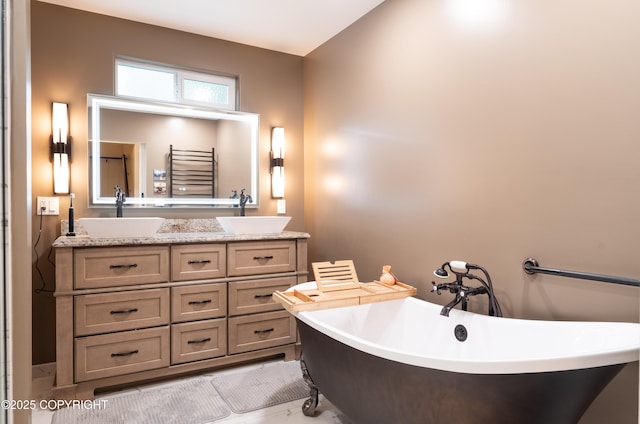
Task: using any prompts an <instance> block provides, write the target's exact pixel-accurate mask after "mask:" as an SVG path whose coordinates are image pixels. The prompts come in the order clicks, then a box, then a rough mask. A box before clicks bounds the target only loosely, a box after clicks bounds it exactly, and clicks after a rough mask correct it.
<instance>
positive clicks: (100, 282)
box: [74, 246, 169, 289]
mask: <svg viewBox="0 0 640 424" xmlns="http://www.w3.org/2000/svg"><path fill="white" fill-rule="evenodd" d="M74 261H75V267H74V279H75V288H77V289H85V288H94V287H111V286H130V285H135V284H148V283H161V282H164V281H168V280H169V246H145V247H108V248H107V247H105V248H102V247H96V248H82V249H76V250H75V257H74Z"/></svg>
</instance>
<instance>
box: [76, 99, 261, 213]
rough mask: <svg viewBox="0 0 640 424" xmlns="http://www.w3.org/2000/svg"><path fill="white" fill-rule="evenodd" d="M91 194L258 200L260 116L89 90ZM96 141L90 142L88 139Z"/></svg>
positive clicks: (226, 203) (105, 200) (93, 197)
mask: <svg viewBox="0 0 640 424" xmlns="http://www.w3.org/2000/svg"><path fill="white" fill-rule="evenodd" d="M87 103H88V112H89V113H88V116H89V137H90V140H89V164H90V173H89V175H90V182H89V193H90V195H89V198H90V205H89V206H91V207H97V206H106V205H108V206H112V205H113V204H114V193H115V191H114V187H115V185H119V186H120V187H122V189H123V191H124V192H125V194H126V198H127V201H126V204H127V205H129V206H137V207H180V206H196V207H197V206H200V207H210V206H215V207H236V206H237V204H238V199H235V198H232V197H233V195H234V193H235V192H240V190H242V189H246V191H247V192H248V193H251V195H252V198H253V199H256V200H254V203H253V204H252V205H250V206H253V207H255V206H257V199H258V198H259V196H258V175H259V172H258V159H257V157H258V137H259V116H258V115H257V114H251V113H242V112H226V111H217V110H211V109H204V108H194V107H185V106H182V105H170V104H157V103H150V102H143V101H135V100H130V99H122V98H117V97H110V96H101V95H94V94H89V95H88V102H87ZM94 141H95V142H94Z"/></svg>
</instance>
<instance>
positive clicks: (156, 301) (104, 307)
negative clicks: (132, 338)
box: [73, 288, 169, 336]
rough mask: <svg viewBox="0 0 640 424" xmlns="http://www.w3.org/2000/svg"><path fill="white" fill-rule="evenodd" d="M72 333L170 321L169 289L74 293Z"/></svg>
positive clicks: (128, 327)
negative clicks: (73, 331)
mask: <svg viewBox="0 0 640 424" xmlns="http://www.w3.org/2000/svg"><path fill="white" fill-rule="evenodd" d="M73 301H74V309H75V334H76V336H86V335H89V334H99V333H111V332H114V331H122V330H133V329H134V328H145V327H153V326H158V325H166V324H169V289H168V288H164V289H149V290H132V291H123V292H117V293H100V294H88V295H82V296H75V297H74V299H73Z"/></svg>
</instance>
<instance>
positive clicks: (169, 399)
mask: <svg viewBox="0 0 640 424" xmlns="http://www.w3.org/2000/svg"><path fill="white" fill-rule="evenodd" d="M99 399H105V400H106V402H105V405H104V407H102V408H100V409H98V408H94V409H79V408H77V409H73V408H64V409H60V410H58V411H56V412H55V414H53V421H52V424H123V423H126V424H138V423H139V424H170V423H171V424H173V423H181V424H204V423H209V422H211V421H214V420H219V419H221V418H224V417H227V416H229V415H230V414H231V411H230V410H229V408H228V407H227V405H226V404H225V403H224V401H223V400H222V398H221V397H220V395H219V394H218V393H217V392H216V390H215V389H214V388H213V387H212V386H211V381H210V380H209V379H203V378H199V379H196V380H193V381H189V382H186V383H177V384H163V385H162V386H159V387H153V388H144V389H141V390H139V391H136V392H134V393H130V394H126V395H122V396H117V395H116V396H108V397H103V398H99Z"/></svg>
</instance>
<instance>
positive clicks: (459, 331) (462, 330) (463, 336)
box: [453, 324, 467, 342]
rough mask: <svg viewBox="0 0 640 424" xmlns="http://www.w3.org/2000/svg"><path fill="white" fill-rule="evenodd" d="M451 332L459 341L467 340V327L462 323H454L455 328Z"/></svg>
mask: <svg viewBox="0 0 640 424" xmlns="http://www.w3.org/2000/svg"><path fill="white" fill-rule="evenodd" d="M453 334H454V335H455V336H456V339H458V341H459V342H463V341H465V340H467V328H466V327H465V326H464V325H462V324H458V325H456V328H455V329H454V330H453Z"/></svg>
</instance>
